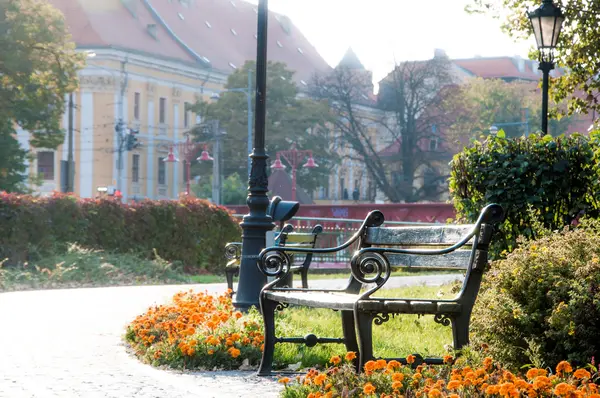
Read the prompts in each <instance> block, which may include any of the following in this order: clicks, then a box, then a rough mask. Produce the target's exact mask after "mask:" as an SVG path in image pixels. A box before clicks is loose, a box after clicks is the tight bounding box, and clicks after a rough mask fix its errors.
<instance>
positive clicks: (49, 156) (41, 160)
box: [37, 151, 54, 181]
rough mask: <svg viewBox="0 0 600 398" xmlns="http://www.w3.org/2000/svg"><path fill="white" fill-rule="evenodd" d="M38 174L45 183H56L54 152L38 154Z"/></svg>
mask: <svg viewBox="0 0 600 398" xmlns="http://www.w3.org/2000/svg"><path fill="white" fill-rule="evenodd" d="M37 164H38V174H39V175H40V176H41V177H42V178H43V179H44V181H54V152H49V151H48V152H38V153H37Z"/></svg>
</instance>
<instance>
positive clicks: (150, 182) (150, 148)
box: [146, 100, 156, 199]
mask: <svg viewBox="0 0 600 398" xmlns="http://www.w3.org/2000/svg"><path fill="white" fill-rule="evenodd" d="M147 125H148V131H146V134H148V140H147V143H146V148H147V149H146V153H147V165H146V197H147V198H148V199H154V186H155V185H154V173H155V170H154V169H155V162H154V158H155V157H156V156H155V152H154V101H152V100H149V101H148V123H147Z"/></svg>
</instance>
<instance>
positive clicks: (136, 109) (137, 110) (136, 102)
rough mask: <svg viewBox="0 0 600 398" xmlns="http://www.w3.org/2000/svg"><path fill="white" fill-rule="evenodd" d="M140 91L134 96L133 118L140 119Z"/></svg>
mask: <svg viewBox="0 0 600 398" xmlns="http://www.w3.org/2000/svg"><path fill="white" fill-rule="evenodd" d="M140 98H141V97H140V93H135V94H134V96H133V118H134V119H135V120H140Z"/></svg>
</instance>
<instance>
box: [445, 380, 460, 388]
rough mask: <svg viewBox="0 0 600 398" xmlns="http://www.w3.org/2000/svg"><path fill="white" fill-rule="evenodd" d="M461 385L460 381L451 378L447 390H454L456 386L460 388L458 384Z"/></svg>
mask: <svg viewBox="0 0 600 398" xmlns="http://www.w3.org/2000/svg"><path fill="white" fill-rule="evenodd" d="M461 385H462V383H461V382H460V381H458V380H452V381H450V382H449V383H448V386H447V388H448V390H456V389H458V388H460V386H461Z"/></svg>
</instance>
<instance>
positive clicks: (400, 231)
mask: <svg viewBox="0 0 600 398" xmlns="http://www.w3.org/2000/svg"><path fill="white" fill-rule="evenodd" d="M473 227H474V225H469V224H466V225H444V226H439V227H437V226H432V227H375V228H368V229H367V233H366V237H365V243H366V244H368V245H390V246H392V245H393V246H418V245H452V244H454V243H456V242H459V241H460V240H461V239H462V238H464V237H465V236H466V235H468V233H469V232H470V231H471V230H472V229H473Z"/></svg>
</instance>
